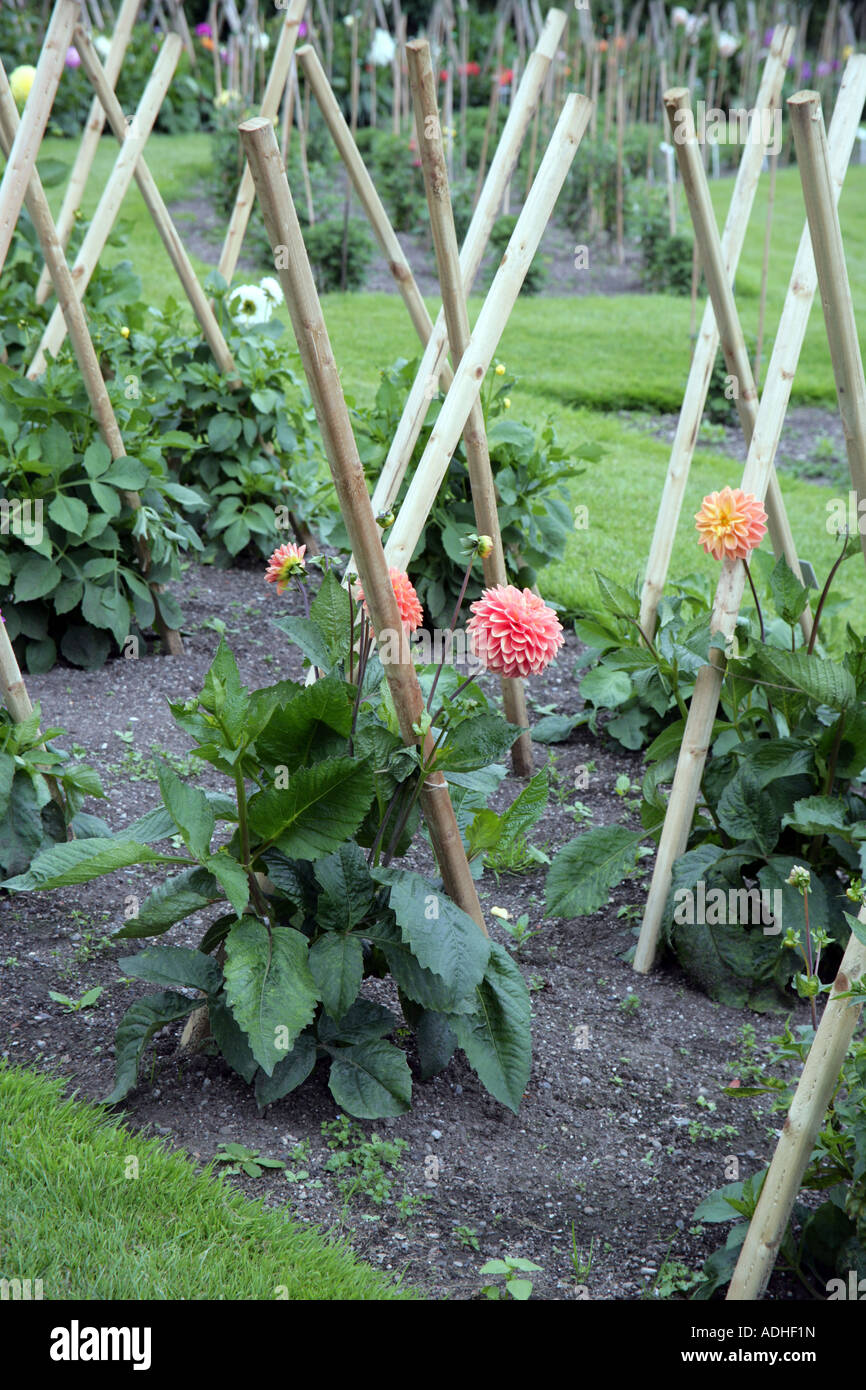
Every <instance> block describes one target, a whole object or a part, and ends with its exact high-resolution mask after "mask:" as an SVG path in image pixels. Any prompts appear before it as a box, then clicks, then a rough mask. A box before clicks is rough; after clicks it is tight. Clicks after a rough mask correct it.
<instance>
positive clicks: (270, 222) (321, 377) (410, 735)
mask: <svg viewBox="0 0 866 1390" xmlns="http://www.w3.org/2000/svg"><path fill="white" fill-rule="evenodd" d="M239 129H240V135H241V139H242V141H243V145H244V150H245V151H246V156H247V159H248V161H249V165H250V168H251V169H252V172H253V178H254V180H255V186H256V192H257V193H258V197H259V201H260V203H261V206H262V212H263V214H264V219H265V226H266V228H267V232H268V237H269V238H270V242H271V246H272V247H277V246H287V247H288V249H289V254H288V256H287V257H286V260H287V261H288V265H287V266H283V263H282V258H281V260H280V266H279V275H280V281H281V283H282V286H283V291H284V293H285V296H286V303H287V304H288V306H289V312H290V314H291V317H292V325H293V327H294V330H295V336H296V338H297V342H298V348H299V350H300V353H301V360H302V362H303V365H304V370H305V372H306V375H307V381H308V384H309V388H310V394H311V396H312V399H313V404H314V406H315V410H316V415H317V418H318V421H319V426H320V428H321V431H322V439H323V441H324V444H325V452H326V453H327V456H328V462H329V464H330V468H331V474H332V477H333V479H334V487H335V489H336V492H337V497H338V500H339V503H340V509H341V511H342V514H343V520H344V522H345V525H346V529H347V531H348V532H349V538H350V540H351V542H352V547H353V550H354V551H355V553H356V555H357V557H358V558H357V571H358V575H359V577H360V580H361V583H362V585H363V588H364V594H365V598H366V601H367V605H368V607H369V610H370V617H371V621H372V624H373V630H374V632H375V634H376V637H377V640H378V639H379V638H380V637H381V635H382V634H383V633H385V632H392V633H397V634H400V633H402V631H403V629H402V624H401V621H400V613H399V610H398V608H397V601H396V598H395V597H394V590H393V588H392V585H391V580H390V577H389V574H388V567H387V565H386V563H385V556H384V553H383V551H382V543H381V540H380V534H379V528H378V526H377V525H376V519H375V516H374V514H373V508H372V506H371V504H370V498H369V495H368V493H367V483H366V479H365V477H364V470H363V468H362V466H361V461H360V458H359V457H358V448H357V445H356V443H355V438H354V435H353V433H352V426H351V423H350V420H349V412H348V409H347V407H346V402H345V399H344V397H343V390H342V386H341V384H340V377H339V373H338V371H337V365H336V362H335V361H334V356H333V352H332V350H331V344H330V340H329V338H328V331H327V328H326V327H325V321H324V318H323V317H322V309H321V305H320V303H319V298H318V295H317V294H316V287H315V284H314V282H313V274H312V271H311V269H310V263H309V260H308V259H307V253H306V249H305V247H304V239H303V236H302V234H301V228H300V224H299V222H298V217H297V213H296V211H295V205H294V203H293V201H292V195H291V192H290V190H289V185H288V181H287V179H286V175H285V170H284V169H283V167H282V165H281V163H280V156H279V149H278V147H277V140H276V136H275V134H274V129H273V126H272V125H271V123H270V121H267V120H263V119H262V118H261V117H259V118H257V119H255V120H252V121H245V122H244V123H243V124H242V125H241V126H240V127H239ZM392 645H397V646H399V647H400V648H401V650H400V655H399V659H398V660H396V661H393V662H392V661H390V660H387V661H386V660H385V653H386V646H385V645H383V644H382V643H381V641H380V642H379V653H380V656H381V657H382V660H383V665H384V666H385V676H386V678H387V681H388V686H389V689H390V691H391V696H392V698H393V701H394V708H395V710H396V713H397V718H398V720H399V723H400V732H401V734H402V737H403V741H404V743H405V744H406V745H407V747H417V746H418V743H419V736H418V735H417V734H416V733H415V732H414V730H413V725H418V724H419V721H420V720H421V718H422V716H423V714H424V698H423V696H422V694H421V688H420V686H419V684H418V678H417V675H416V673H415V667H414V665H413V662H412V655H411V651H410V650H409V644H408V643H407V642H398V643H395V644H392V643H388V644H387V649H388V650H389V651H390V648H391V647H392ZM423 748H424V753H425V755H426V756H428V757H429V756H430V754H431V753H432V749H433V742H432V739H431V736H430V733H429V731H428V732H427V734H426V735H425V736H424V738H423ZM421 806H422V809H423V812H424V816H425V818H426V820H427V824H428V826H429V829H430V838H431V840H432V843H433V850H434V853H435V855H436V860H437V863H438V865H439V870H440V872H441V874H442V879H443V883H444V885H445V891H446V893H448V895H449V897H451V898H452V899H453V900H454V902H456V903H457V904H458V905H459V906H460V907H462V908H463V910H464V912H468V913H469V914H470V916H471V917H473V918H474V919H475V921H476V922H477V923H478V925H479V927H480V929H481V930H482V931H484V932H485V934H486V928H485V926H484V917H483V914H482V911H481V905H480V903H479V901H478V893H477V891H476V888H475V882H474V880H473V878H472V873H471V870H470V868H469V863H468V861H467V859H466V852H465V850H464V848H463V842H462V840H461V838H460V831H459V830H458V828H457V819H456V817H455V815H454V809H453V807H452V805H451V799H450V797H449V795H448V784H447V782H446V781H445V778H444V777H443V776H442V773H441V772H433V773H431V774H430V776H429V777H428V778H427V779H426V781H425V783H424V788H423V790H422V792H421Z"/></svg>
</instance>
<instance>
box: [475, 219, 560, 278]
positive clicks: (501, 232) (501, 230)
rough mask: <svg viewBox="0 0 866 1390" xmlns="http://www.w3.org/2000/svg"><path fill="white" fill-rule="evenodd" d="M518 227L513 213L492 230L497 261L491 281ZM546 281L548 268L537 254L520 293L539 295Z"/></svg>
mask: <svg viewBox="0 0 866 1390" xmlns="http://www.w3.org/2000/svg"><path fill="white" fill-rule="evenodd" d="M516 226H517V218H516V217H515V216H514V215H513V214H512V213H506V214H503V216H502V217H498V218H497V219H496V221H495V222H494V224H493V226H492V228H491V231H490V248H491V250H492V251H493V252H494V253H495V260H494V263H493V264H492V265H491V267H490V272H489V279H490V280H491V281H492V280H493V277H494V276H495V274H496V272H497V270H498V269H499V262H500V261H501V260H502V257H503V256H504V255H505V251H506V249H507V247H508V243H509V241H510V240H511V238H512V236H513V235H514V229H515V227H516ZM546 279H547V268H546V266H545V264H544V258H543V257H542V256H541V255H540V254H536V255H535V257H534V258H533V261H532V264H531V265H530V267H529V269H528V270H527V272H526V275H525V277H524V280H523V284H522V285H521V286H520V293H521V294H539V293H540V292H541V290H542V289H543V287H544V282H545V280H546Z"/></svg>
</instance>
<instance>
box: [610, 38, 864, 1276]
mask: <svg viewBox="0 0 866 1390" xmlns="http://www.w3.org/2000/svg"><path fill="white" fill-rule="evenodd" d="M864 98H866V57H863V56H857V57H853V58H851V59H850V61H849V63H848V66H847V68H846V71H845V77H844V79H843V82H842V86H841V88H840V92H839V96H838V99H837V103H836V108H835V110H834V113H833V121H832V125H831V131H830V139H829V143H828V141H827V138H826V135H825V133H824V124H823V118H822V115H821V106H820V98H819V97H818V95H817V94H816V93H814V92H801V93H798V94H797V95H796V96H794V97H792V98H790V100H789V102H788V107H789V110H790V113H791V121H792V126H793V131H794V140H795V145H796V148H797V162H798V167H799V169H800V174H801V178H802V182H803V192H804V198H805V202H806V211H807V216H808V224H807V226H806V228H805V230H804V232H803V236H802V239H801V242H800V248H799V251H798V253H797V258H796V261H795V264H794V270H793V274H792V277H791V283H790V288H789V291H788V296H787V298H786V301H785V306H784V309H783V312H782V318H781V321H780V324H779V330H778V332H777V335H776V341H775V345H774V349H773V355H772V358H771V360H770V364H769V368H768V371H767V378H766V383H765V386H764V392H763V395H762V397H761V401H760V404H757V392H756V390H755V386H754V382H753V380H752V375H751V370H750V368H749V363H748V357H747V355H746V352H745V343H744V339H743V333H742V328H741V326H740V323H739V319H738V317H737V312H736V306H735V304H734V300H733V295H732V293H731V288H730V275H729V273H728V269H727V266H726V265H725V258H724V253H723V249H722V247H721V246H720V244H719V239H718V232H717V229H716V225H715V220H714V218H713V215H712V210H711V207H710V205H709V197H708V191H707V188H706V181H705V178H704V173H703V164H702V161H701V159H700V154H699V151H698V146H697V142H696V140H695V136H694V124H693V122H692V119H691V111H690V107H689V101H688V93H687V92H685V91H683V90H682V89H675V90H673V91H670V92H668V93H667V94H666V96H665V106H666V108H667V111H668V115H669V116H670V118H671V122H672V125H673V124H674V123H675V122H676V123H678V124H680V126H681V127H684V128H685V132H686V138H685V140H684V141H683V142H682V143H679V144H678V146H677V156H678V159H679V162H680V169H681V173H682V177H683V184H684V187H685V189H686V193H687V197H688V200H689V207H690V211H691V214H692V219H693V222H694V226H695V236H696V240H697V243H698V248H699V251H700V257H701V262H702V265H703V268H704V273H705V275H706V279H707V285H708V288H709V291H710V298H711V302H712V312H713V313H714V316H715V319H716V322H717V324H718V325H719V326H720V328H721V340H722V346H723V348H724V350H725V357H726V361H727V364H728V370H729V371H730V372H731V373H732V374H733V375H736V376H737V377H738V380H739V385H740V403H739V404H740V419H741V423H742V425H743V429H744V432H745V435H746V439H747V442H748V445H749V452H748V457H747V460H746V466H745V470H744V474H743V483H742V486H743V490H744V491H746V492H751V493H753V494H754V495H755V496H757V497H759V498H765V497H767V498H768V500H769V492H768V489H769V488H770V486H771V483H772V481H773V477H774V472H773V465H774V459H775V454H776V449H777V447H778V443H779V438H780V436H781V430H782V424H783V421H784V417H785V412H786V409H787V406H788V402H789V400H790V393H791V383H792V381H793V377H794V372H795V369H796V366H797V361H798V358H799V354H800V349H801V347H802V342H803V337H804V335H805V330H806V324H807V321H808V317H809V310H810V308H811V305H812V300H813V297H814V293H815V289H816V286H817V285H818V284H820V287H821V297H822V301H823V305H824V317H825V323H826V327H827V336H828V341H829V344H830V355H831V358H832V361H833V371H834V376H835V380H836V389H837V396H838V401H839V409H840V413H841V415H842V421H843V426H844V433H845V441H846V446H847V451H848V462H849V467H850V472H851V482H852V486H853V488H854V492H855V494H856V496H857V498H858V502H859V499H866V383H864V376H863V364H862V361H861V358H860V350H859V345H858V341H857V332H856V325H855V322H854V311H853V303H852V300H851V292H850V287H849V285H848V279H847V272H846V268H845V254H844V247H843V244H842V236H841V231H840V228H839V219H838V212H837V206H836V205H837V203H838V199H839V194H840V192H841V188H842V182H843V179H844V176H845V171H846V169H847V167H848V162H849V159H850V156H851V151H852V148H853V143H854V138H855V134H856V129H857V126H858V123H859V119H860V114H861V112H862V109H863V102H864ZM708 312H710V310H709V306H708ZM705 322H706V320H705ZM714 350H715V349H714ZM703 366H704V363H699V364H697V366H696V365H695V364H693V369H692V376H693V378H695V380H696V382H697V384H696V386H695V388H694V390H693V393H692V395H693V398H694V397H695V396H696V395H697V394H699V387H700V380H699V372H700V371H702V370H703ZM744 382H745V383H746V388H747V389H746V390H745V391H744V390H743V384H744ZM691 385H692V382H691V381H690V386H691ZM688 398H689V393H688V391H687V399H688ZM701 404H702V402H701ZM698 418H699V412H698ZM678 438H679V435H678ZM675 451H676V444H675ZM687 464H688V459H687V458H686V462H685V466H686V468H687ZM676 481H677V485H678V487H679V489H680V492H679V496H680V498H681V495H682V493H681V489H682V485H683V484H684V478H682V477H679V478H678V479H677V480H676ZM780 503H781V498H780V496H778V494H777V498H776V523H777V531H776V534H775V535H774V538H773V539H774V543H775V545H776V548H777V553H778V549H779V533H778V523H779V521H780V519H781V517H782V515H783V512H782V511H781V510H780V509H779V504H780ZM769 510H770V509H769V507H768V512H769ZM677 512H678V508H677V511H676V512H675V514H674V516H673V519H672V520H671V518H670V517H669V518H668V522H667V524H668V526H669V527H670V530H671V533H672V532H673V530H674V529H675V526H676V514H677ZM661 524H662V522H661V517H660V525H661ZM658 532H659V527H657V536H658ZM861 542H862V544H863V548H864V557H866V537H862V536H861ZM669 546H670V540H669V541H668V552H667V553H668V554H669V553H670V552H669ZM787 549H788V548H787V546H784V547H783V553H787ZM790 563H791V560H790V557H789V564H790ZM791 568H792V569H795V573H796V568H795V566H794V565H793V564H792V565H791ZM662 583H663V575H662ZM653 585H654V586H655V587H654V589H653V590H651V591H649V592H648V591H647V588H645V593H644V598H645V602H646V613H645V620H646V621H648V626H647V627H644V629H643V630H644V631H645V632H647V633H648V634H649V635H650V636H651V635H652V626H651V625H650V624H649V618H650V617H653V618H654V611H655V604H656V603H657V600H658V593H660V591H661V589H660V586H659V584H658V576H653ZM744 587H745V568H744V565H743V562H742V561H725V562H724V563H723V566H722V572H721V576H720V579H719V583H718V587H717V590H716V597H715V602H714V608H713V616H712V623H711V626H712V631H713V633H714V634H718V635H720V636H721V638H722V640H723V642H728V641H730V639H731V638H732V636H733V633H734V629H735V626H736V621H737V615H738V613H739V609H740V604H741V602H742V598H743V592H744ZM810 629H811V620H809V628H808V629H805V630H810ZM724 673H725V655H724V651H723V650H722V649H721V648H720V647H713V648H712V649H711V653H710V661H709V663H708V664H707V665H706V666H704V667H703V668H702V669H701V671H700V672H699V673H698V678H697V681H696V683H695V690H694V694H693V696H692V701H691V705H690V708H689V713H688V718H687V720H686V727H685V732H684V734H683V740H682V745H681V749H680V755H679V759H678V763H677V769H676V772H675V774H674V780H673V785H672V788H671V796H670V801H669V804H668V810H667V815H666V817H665V823H664V826H663V828H662V835H661V839H660V842H659V848H658V853H657V856H656V864H655V871H654V873H653V879H652V883H651V885H650V891H649V895H648V898H647V904H646V910H645V914H644V920H643V925H642V928H641V934H640V939H639V941H638V946H637V950H636V952H635V960H634V968H635V970H637V971H639V972H641V973H646V972H647V971H649V970H650V968H651V967H652V964H653V960H654V958H655V952H656V946H657V941H658V934H659V929H660V926H661V921H662V917H663V913H664V908H665V903H666V901H667V897H668V892H669V890H670V885H671V880H672V874H673V865H674V862H675V860H676V859H677V858H678V857H679V856H680V855H681V854H682V853H683V852H684V850H685V847H686V844H687V839H688V831H689V827H690V825H691V823H692V817H693V815H694V810H695V806H696V804H697V798H698V794H699V791H700V784H701V778H702V774H703V768H704V764H705V762H706V758H707V754H708V749H709V743H710V740H711V738H712V730H713V725H714V722H715V716H716V710H717V707H718V701H719V697H720V694H721V688H722V682H723V679H724ZM859 920H860V922H861V923H866V907H864V908H863V909H862V910H861V913H860V918H859ZM864 972H866V945H864V944H863V942H862V941H860V940H859V939H858V938H857V936H855V935H853V934H852V936H851V939H850V941H849V943H848V947H847V949H846V951H845V954H844V956H843V959H842V963H841V966H840V968H839V973H838V975H837V977H836V980H835V981H834V984H833V990H832V993H831V995H830V998H829V1000H828V1003H827V1005H826V1008H825V1010H824V1013H823V1016H822V1019H821V1023H820V1025H819V1028H818V1031H817V1034H816V1037H815V1041H814V1043H813V1045H812V1048H811V1050H810V1053H809V1057H808V1059H807V1062H806V1065H805V1067H804V1070H803V1074H802V1077H801V1079H800V1083H799V1085H798V1087H797V1091H796V1093H795V1096H794V1100H793V1102H792V1105H791V1109H790V1112H789V1115H788V1119H787V1121H786V1124H785V1127H784V1129H783V1132H782V1137H781V1139H780V1140H779V1144H778V1147H777V1149H776V1153H775V1155H774V1158H773V1162H772V1164H771V1166H770V1169H769V1172H768V1174H767V1177H766V1180H765V1182H764V1186H763V1189H762V1192H761V1197H760V1199H759V1202H758V1206H757V1209H756V1212H755V1216H754V1218H753V1220H752V1223H751V1225H750V1228H749V1232H748V1235H747V1238H746V1242H745V1244H744V1246H743V1250H742V1252H741V1255H740V1259H739V1262H738V1264H737V1268H736V1270H735V1273H734V1277H733V1279H732V1281H731V1286H730V1290H729V1293H728V1297H729V1298H730V1299H734V1300H736V1299H749V1298H756V1297H760V1295H761V1293H762V1292H763V1290H764V1288H765V1287H766V1284H767V1281H768V1279H769V1277H770V1274H771V1273H772V1269H773V1266H774V1264H775V1260H776V1255H777V1253H778V1250H779V1246H780V1244H781V1241H782V1239H783V1237H784V1234H785V1230H786V1229H787V1225H788V1221H789V1219H790V1214H791V1210H792V1208H793V1203H794V1200H795V1197H796V1194H797V1191H798V1189H799V1185H800V1182H801V1180H802V1177H803V1173H804V1172H805V1169H806V1166H807V1164H808V1162H809V1158H810V1156H811V1153H812V1149H813V1147H814V1141H815V1137H816V1135H817V1132H818V1129H819V1127H820V1124H821V1122H822V1120H823V1117H824V1114H825V1112H826V1108H827V1105H828V1103H829V1100H830V1097H831V1096H832V1093H833V1089H834V1088H835V1085H836V1082H837V1079H838V1075H839V1070H840V1068H841V1066H842V1062H843V1060H844V1057H845V1054H846V1052H847V1049H848V1045H849V1043H850V1041H851V1037H852V1036H853V1032H854V1028H855V1026H856V1024H857V1021H858V1018H859V1015H860V1009H861V1006H860V1005H857V1004H854V1005H852V1004H850V1003H849V1001H847V1000H843V999H840V997H839V996H840V995H843V994H845V993H846V992H847V991H848V990H849V989H850V986H851V984H852V983H854V982H856V981H857V980H858V979H860V978H861V977H862V976H863V974H864Z"/></svg>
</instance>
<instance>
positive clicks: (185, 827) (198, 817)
mask: <svg viewBox="0 0 866 1390" xmlns="http://www.w3.org/2000/svg"><path fill="white" fill-rule="evenodd" d="M156 775H157V777H158V778H159V789H160V791H161V792H162V799H163V801H164V802H165V804H166V806H167V807H168V810H169V812H170V814H171V816H172V819H173V820H174V822H175V825H176V826H177V827H178V829H179V831H180V833H181V835H182V836H183V841H184V844H185V845H186V846H187V848H188V849H189V850H190V851H191V853H192V854H194V855H195V857H196V858H197V859H204V858H205V857H206V855H207V853H208V849H209V848H210V842H211V839H212V837H213V833H214V828H215V826H216V817H215V815H214V810H213V807H212V806H211V804H210V802H209V801H208V799H207V797H206V796H205V794H204V792H203V791H200V790H199V789H198V787H190V786H188V785H187V783H186V782H183V781H181V779H180V777H178V775H177V773H175V772H172V770H171V768H170V767H168V766H167V765H166V764H165V763H158V764H157V769H156Z"/></svg>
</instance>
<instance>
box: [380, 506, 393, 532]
mask: <svg viewBox="0 0 866 1390" xmlns="http://www.w3.org/2000/svg"><path fill="white" fill-rule="evenodd" d="M395 520H396V518H395V516H394V508H393V507H389V508H388V510H387V512H380V513H379V515H378V516H377V517H376V525H377V526H381V528H382V530H383V531H387V530H388V527H389V526H393V525H394V522H395Z"/></svg>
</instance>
